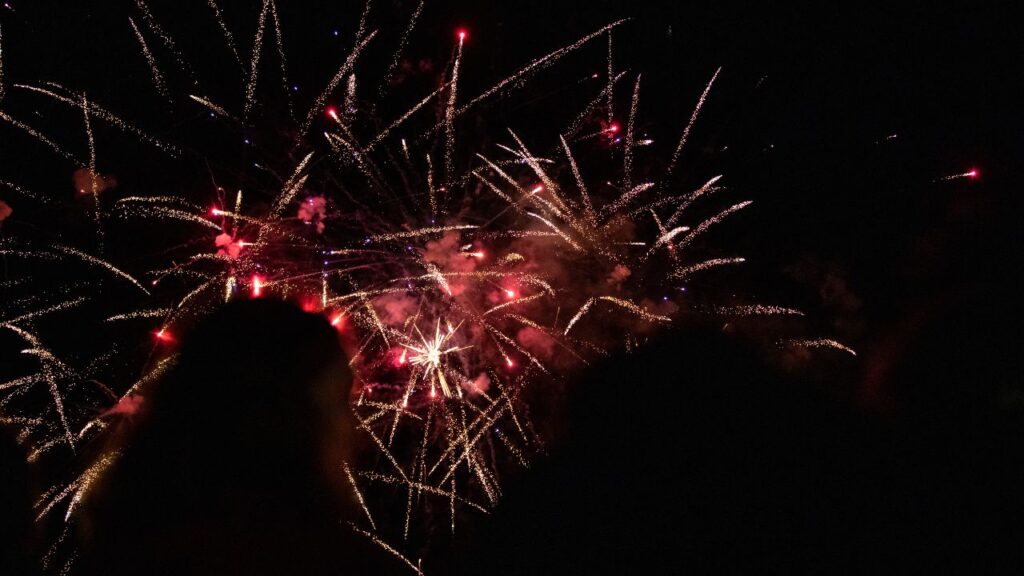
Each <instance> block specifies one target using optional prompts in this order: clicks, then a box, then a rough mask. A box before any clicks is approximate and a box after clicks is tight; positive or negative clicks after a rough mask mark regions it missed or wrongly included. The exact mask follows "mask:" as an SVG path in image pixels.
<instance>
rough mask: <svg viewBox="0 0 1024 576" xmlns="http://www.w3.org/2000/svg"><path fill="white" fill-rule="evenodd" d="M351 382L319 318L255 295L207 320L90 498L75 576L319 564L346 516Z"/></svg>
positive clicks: (153, 393) (147, 394)
mask: <svg viewBox="0 0 1024 576" xmlns="http://www.w3.org/2000/svg"><path fill="white" fill-rule="evenodd" d="M350 385H351V373H350V372H349V371H348V368H347V365H346V363H345V357H344V354H343V352H342V350H341V348H340V347H339V342H338V335H337V333H336V331H335V330H334V328H332V327H331V325H330V324H329V323H328V322H327V321H326V320H325V319H323V318H322V317H320V316H317V315H313V314H307V313H304V312H302V311H301V310H299V309H298V308H297V307H295V306H293V305H291V304H287V303H284V302H279V301H273V300H264V299H258V300H250V301H241V302H234V303H230V304H228V305H226V306H224V307H223V308H222V309H221V310H219V311H217V312H215V313H213V314H211V315H210V316H209V317H207V318H205V319H204V320H203V321H201V322H200V323H199V324H198V325H197V326H196V327H195V329H194V330H193V331H192V332H191V334H189V335H188V336H187V337H186V338H185V340H184V342H183V345H182V347H181V351H180V354H179V356H178V358H177V360H176V362H175V364H174V366H173V368H171V369H170V370H169V371H168V373H167V374H166V376H165V377H164V378H162V379H161V380H160V381H159V382H156V383H155V385H154V386H152V387H151V388H150V389H147V390H143V391H142V395H143V398H144V399H143V401H142V408H141V410H140V411H139V413H138V414H136V415H135V416H134V417H133V420H134V422H133V425H131V426H129V429H128V432H127V433H126V434H125V435H124V437H123V438H122V439H119V441H118V444H119V446H117V448H116V449H115V450H116V451H117V452H119V453H120V454H119V456H117V459H116V460H115V462H114V464H113V465H112V466H111V467H110V468H109V469H108V470H107V472H106V473H104V474H102V476H101V478H100V480H98V481H97V482H96V485H95V487H94V488H93V489H92V490H90V493H89V495H88V496H87V498H86V503H85V506H84V510H83V513H82V514H81V516H82V522H81V527H82V546H81V548H82V550H83V560H82V563H81V566H82V567H83V568H84V571H85V572H87V573H103V574H120V573H130V572H132V571H137V572H135V573H150V574H152V573H172V572H173V573H179V574H206V573H243V572H244V573H257V574H261V573H283V572H281V570H292V569H299V570H301V571H304V572H305V573H315V572H318V571H319V569H318V563H319V562H321V558H322V557H324V556H328V555H329V554H330V553H334V552H336V550H335V549H332V548H331V547H330V546H328V542H331V543H332V544H333V546H334V548H336V547H337V542H338V540H337V536H338V534H337V532H338V531H339V530H340V523H341V522H342V521H343V520H344V518H345V517H346V514H347V512H346V510H347V508H346V500H345V497H346V496H345V495H346V494H348V492H347V491H344V490H345V488H344V484H343V483H344V476H343V472H342V463H343V459H344V457H345V451H346V449H347V447H348V446H349V444H350V438H351V434H350V430H351V426H350V425H349V424H348V422H349V418H350V415H349V408H348V395H349V389H350ZM304 563H305V564H304Z"/></svg>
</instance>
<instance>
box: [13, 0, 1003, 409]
mask: <svg viewBox="0 0 1024 576" xmlns="http://www.w3.org/2000/svg"><path fill="white" fill-rule="evenodd" d="M279 3H280V4H281V10H282V20H283V26H284V35H285V44H286V49H287V50H288V52H289V58H290V61H289V64H290V70H291V74H292V78H293V80H294V82H295V83H296V84H298V85H299V86H300V87H301V88H302V89H303V90H305V89H306V88H307V87H310V88H312V87H314V86H319V85H321V84H322V82H323V78H325V77H326V76H327V75H329V74H330V73H331V71H332V70H333V69H334V66H335V65H336V63H337V61H338V59H339V56H335V54H339V53H342V50H343V49H346V50H347V48H348V46H349V44H348V38H346V35H348V37H350V36H351V34H352V33H353V30H354V27H355V22H356V20H357V19H358V14H359V12H360V10H361V4H360V3H358V2H331V3H323V2H299V1H285V0H279ZM10 4H11V5H12V6H13V7H14V10H13V11H12V10H9V9H0V22H2V26H3V42H4V47H3V48H4V72H5V82H7V83H12V82H15V81H21V80H27V81H38V80H46V79H59V80H61V81H64V82H66V83H67V84H68V85H70V86H82V87H88V88H89V89H90V91H91V92H92V93H93V94H94V97H95V98H96V100H97V101H100V102H103V103H104V104H107V105H109V107H111V108H112V109H115V110H118V111H122V112H124V113H125V115H126V116H128V117H138V116H136V115H134V113H140V114H141V112H140V110H145V109H147V108H150V107H151V106H152V105H153V103H154V100H152V99H150V100H144V99H143V98H151V96H152V95H151V92H152V90H151V88H149V84H148V83H149V77H148V70H147V69H146V67H145V63H144V61H143V60H142V58H141V56H140V54H139V53H138V49H137V46H136V44H135V40H134V38H133V37H132V36H131V32H130V29H129V27H128V25H127V22H126V20H127V18H126V16H125V15H126V14H136V11H135V9H134V7H133V3H132V2H130V1H128V0H123V1H121V0H116V1H103V2H98V1H95V2H88V1H84V2H56V1H50V0H34V1H26V0H23V1H18V0H11V1H10ZM149 4H150V6H151V7H152V9H153V11H154V12H155V13H156V14H157V15H158V17H159V18H160V19H161V21H162V22H164V23H165V25H166V26H167V28H168V29H169V30H171V32H172V33H173V34H174V35H175V37H176V39H177V41H178V42H179V44H181V46H182V48H183V50H184V51H185V52H186V54H188V55H189V56H190V57H191V58H192V59H193V61H194V62H198V63H197V64H196V68H197V70H198V71H199V73H200V75H201V76H203V78H204V81H205V82H206V83H207V85H208V87H209V89H210V92H211V93H212V94H214V95H217V94H218V91H219V92H220V93H221V94H227V93H229V90H235V92H232V93H233V94H235V95H237V94H238V91H237V87H238V81H237V78H235V77H232V78H230V79H227V78H225V77H226V76H228V75H231V74H237V70H236V69H233V68H232V63H231V61H230V60H229V59H227V58H226V57H225V52H224V51H223V50H222V49H219V50H218V51H217V52H216V55H213V56H210V58H209V59H206V58H204V56H205V55H206V54H208V53H209V54H214V53H215V52H214V51H213V48H211V46H216V43H218V42H220V36H219V34H218V32H217V30H216V28H215V25H214V24H213V21H212V20H211V19H210V18H209V17H208V14H207V8H206V6H205V2H202V1H200V0H196V1H194V2H178V1H176V2H169V1H158V0H152V1H151V2H149ZM256 4H258V3H255V2H243V1H240V0H232V1H227V0H225V1H224V2H222V5H223V6H224V9H225V12H226V13H227V14H228V20H229V23H230V24H231V25H232V27H233V30H234V32H235V35H236V39H237V41H238V43H239V45H240V47H241V49H242V52H243V54H244V53H246V52H248V50H249V49H250V46H251V43H252V37H251V34H252V32H251V31H252V30H253V29H254V26H255V18H256V15H257V13H258V8H257V6H256ZM746 4H748V3H745V2H706V3H688V2H672V1H668V0H659V1H637V2H616V1H608V0H598V1H588V2H553V1H538V0H523V1H516V2H502V3H497V2H494V3H491V2H479V1H477V2H434V3H429V2H428V5H427V8H426V10H425V12H424V19H423V21H422V23H421V26H420V28H419V30H418V31H417V33H416V34H415V35H414V37H413V38H412V41H411V45H412V46H413V51H414V52H417V53H419V54H421V55H423V56H425V57H428V58H434V59H436V60H438V61H442V60H443V59H444V58H445V57H446V56H447V54H448V53H447V50H449V49H450V46H451V38H450V35H451V34H452V32H451V31H452V30H454V29H455V28H456V27H457V26H460V25H464V26H466V27H468V29H469V30H470V39H469V45H468V48H467V56H466V63H465V66H466V67H465V72H464V73H465V75H466V79H465V84H464V92H463V93H464V94H471V93H473V92H475V91H478V89H479V88H482V87H484V86H486V85H489V83H492V82H493V81H495V80H496V79H498V78H500V77H501V76H502V75H503V73H507V72H508V71H511V70H513V69H515V68H517V67H518V66H520V65H522V64H523V63H524V62H526V61H528V60H529V59H530V58H533V57H537V56H539V55H542V54H545V53H546V52H548V51H550V50H551V49H553V48H555V47H557V46H560V45H563V44H565V43H567V42H569V41H572V40H573V39H575V38H577V37H579V36H582V35H583V34H585V33H587V32H589V31H591V30H593V29H595V28H597V27H599V26H600V25H602V24H604V23H607V22H609V21H612V20H614V19H616V18H619V17H626V16H630V17H633V18H634V20H633V21H632V22H631V23H629V24H627V25H626V26H624V27H623V28H622V30H621V31H620V32H619V33H618V34H617V36H616V42H617V50H618V56H617V60H618V66H619V67H620V68H622V67H629V68H630V69H631V70H633V71H636V72H640V73H642V74H643V75H644V92H643V104H642V112H641V120H642V122H643V127H644V129H645V130H647V131H648V132H649V133H650V134H651V135H653V136H654V137H655V138H656V139H657V140H660V141H662V142H671V141H674V139H675V138H676V137H677V134H678V133H679V129H680V127H681V126H682V125H683V124H684V123H685V121H686V119H687V118H688V116H689V114H690V111H691V109H692V107H693V104H694V103H695V101H696V98H697V96H698V94H699V93H700V90H701V89H702V88H703V85H704V83H705V82H706V81H707V79H708V78H709V77H710V75H711V73H712V72H713V71H714V69H715V68H716V67H717V66H722V67H723V73H722V76H721V78H720V81H719V83H718V84H717V85H716V87H715V90H714V92H713V94H712V98H711V100H710V102H709V104H708V106H707V108H706V109H705V113H704V115H703V116H702V118H701V120H700V121H699V123H698V126H697V130H696V132H695V133H694V136H693V138H692V140H691V142H692V144H691V149H690V150H691V151H690V152H688V155H687V156H684V164H687V168H690V169H693V170H694V172H695V174H701V175H704V174H707V175H711V174H712V171H719V170H720V171H721V172H723V173H725V174H726V179H727V182H728V183H729V184H730V186H731V187H732V189H733V192H732V194H733V197H734V198H738V197H749V198H753V199H754V200H755V201H756V203H755V209H754V210H752V211H751V212H750V213H749V214H745V215H744V216H743V217H742V218H741V219H740V220H739V221H738V222H737V223H736V224H734V225H732V227H731V228H729V230H728V231H727V232H725V233H723V234H720V235H719V236H717V237H716V240H717V241H718V242H719V243H720V244H727V245H728V247H729V248H731V249H734V250H735V252H738V253H743V254H744V255H746V256H748V257H749V258H750V260H751V266H750V267H749V268H748V271H747V272H746V273H745V274H746V277H745V278H744V280H745V281H746V284H747V286H749V288H745V290H750V291H751V292H755V293H757V294H761V295H764V299H765V300H769V301H774V302H777V303H782V304H786V305H794V306H797V307H802V308H804V309H806V310H808V311H809V312H811V315H812V317H814V318H816V319H817V320H816V321H817V323H818V328H819V329H820V331H821V332H822V333H826V334H829V335H834V336H837V337H839V338H840V339H842V340H844V341H847V342H849V343H851V344H852V345H853V346H854V347H855V348H857V349H859V350H861V351H862V352H863V354H862V356H861V362H860V363H859V364H858V365H856V366H854V367H852V368H850V369H851V370H852V371H853V372H855V373H856V374H855V375H854V376H851V377H850V378H849V380H850V381H851V382H853V384H852V387H853V388H854V390H853V391H852V392H853V393H854V394H855V395H856V396H857V397H858V398H859V399H861V400H866V401H868V402H873V403H876V404H878V405H879V406H886V407H892V406H894V405H895V406H898V407H900V408H907V409H910V410H911V411H914V410H915V409H916V408H914V407H915V406H919V405H921V406H925V407H924V408H921V409H922V410H923V411H925V412H930V411H931V410H932V409H933V408H936V407H938V408H942V409H943V410H944V409H945V408H948V407H949V406H950V405H954V404H955V405H960V404H961V403H962V400H963V397H962V396H961V395H962V394H964V393H965V391H964V389H963V388H964V387H962V386H961V384H960V383H958V382H959V380H957V378H959V376H957V377H954V376H951V374H956V375H963V376H964V377H968V378H971V380H972V382H971V384H970V386H968V388H970V390H969V391H968V392H966V396H967V397H968V398H969V399H970V400H971V402H974V401H976V402H977V403H979V405H980V406H986V407H989V408H990V407H991V405H992V402H993V401H994V399H996V400H995V401H996V402H997V403H999V402H1003V401H1004V400H1005V398H1011V399H1013V398H1016V397H1017V394H1019V393H1022V392H1017V391H1016V388H1015V381H1016V380H1017V378H1016V376H1017V375H1018V374H1019V370H1018V365H1017V363H1016V361H1014V360H1011V358H1012V356H1013V355H1014V352H1015V351H1016V349H1017V348H1019V346H1018V345H1017V343H1018V341H1019V336H1018V332H1019V329H1018V328H1017V326H1016V323H1015V321H1014V320H1013V318H1014V311H1015V310H1016V308H1017V304H1016V303H1015V299H1014V298H1012V290H1011V289H1010V287H1011V286H1012V284H1010V279H1011V277H1012V268H1013V266H1012V265H1010V264H1011V263H1013V262H1019V244H1020V242H1019V240H1020V232H1019V230H1020V226H1019V225H1018V224H1017V223H1016V222H1015V220H1014V217H1015V215H1016V214H1019V213H1020V211H1019V204H1020V201H1019V199H1018V197H1017V195H1016V194H1015V190H1016V183H1017V181H1018V178H1016V174H1017V173H1018V170H1019V167H1018V166H1017V162H1016V161H1015V160H1016V158H1019V152H1020V150H1019V144H1020V130H1019V129H1018V127H1017V125H1016V124H1015V122H1014V115H1015V112H1016V110H1015V108H1016V106H1017V105H1018V104H1019V96H1020V94H1019V92H1015V91H1014V90H1013V89H1012V88H1011V87H1012V86H1014V84H1015V81H1016V80H1017V76H1018V75H1019V54H1020V53H1021V50H1020V47H1019V46H1018V45H1017V43H1016V38H1015V33H1014V30H1013V29H1012V25H1013V21H1012V19H1011V18H1009V16H1008V15H1009V13H1010V12H1011V10H1010V9H1009V4H1008V3H1003V5H1002V6H999V5H995V4H993V5H990V6H987V7H980V6H977V5H974V4H969V3H962V5H961V6H958V7H944V8H942V9H939V8H926V7H904V6H902V3H898V2H889V3H880V4H877V5H865V4H854V3H818V4H817V5H815V6H810V7H808V6H799V7H798V6H779V5H776V3H772V4H771V5H769V4H768V3H763V4H762V5H760V6H759V7H756V8H753V9H751V8H750V7H749V6H747V5H746ZM414 5H415V3H414V2H409V1H405V0H403V1H399V0H382V1H378V2H376V3H375V4H374V14H373V15H372V16H371V24H376V25H378V26H380V27H381V29H382V30H383V33H384V34H389V35H391V36H394V35H395V34H397V30H398V29H399V27H400V26H403V25H404V19H405V18H406V15H407V14H408V13H409V12H411V10H412V8H413V7H414ZM334 29H339V30H341V32H342V33H341V35H340V37H339V38H335V37H334V36H333V34H332V31H333V30H334ZM187 31H192V33H191V34H190V33H189V32H187ZM211 43H213V44H211ZM596 48H597V49H598V50H601V49H603V45H601V46H597V47H596ZM208 49H209V50H210V51H209V52H207V50H208ZM325 55H327V56H326V57H325ZM583 61H586V62H598V63H600V62H601V59H600V57H596V58H595V57H594V54H593V53H591V54H590V55H589V56H588V57H587V58H579V59H577V60H576V62H577V63H575V64H573V63H570V64H567V68H568V69H573V67H574V66H575V67H576V68H575V70H579V66H580V64H579V63H578V62H583ZM556 70H558V68H557V67H556ZM266 73H267V74H268V75H269V76H268V78H269V80H268V83H270V84H272V83H274V82H276V81H277V80H276V78H275V77H273V75H272V71H267V72H266ZM210 78H218V80H214V81H210V80H209V79H210ZM563 80H564V78H563V77H560V76H559V74H558V73H557V72H556V73H554V74H551V73H549V74H547V75H543V76H541V77H540V79H539V80H538V87H536V88H532V89H533V90H535V91H536V95H537V98H538V99H541V100H545V101H550V102H553V103H555V104H557V102H558V98H559V94H558V93H557V92H556V93H554V96H552V95H551V94H546V93H545V92H544V90H545V89H548V88H550V89H551V90H556V89H557V88H558V86H559V82H563ZM627 82H628V83H630V84H631V83H632V80H627ZM563 84H564V82H563ZM97 87H99V88H97ZM628 90H629V88H628V86H624V87H623V88H622V89H620V91H619V96H618V98H619V102H620V104H622V103H623V102H624V101H625V98H626V93H627V92H628ZM141 93H145V94H147V95H148V96H145V97H142V96H138V95H139V94H141ZM303 95H305V92H302V91H300V101H302V100H301V98H302V96H303ZM8 100H9V102H8V103H7V105H9V106H10V107H11V108H12V110H13V109H15V108H16V107H18V106H21V105H22V104H20V103H19V102H16V101H15V98H14V97H13V96H11V90H8ZM302 102H303V104H302V105H301V106H300V108H302V107H304V106H305V105H306V103H305V102H307V101H302ZM620 108H621V106H620ZM20 111H27V109H26V108H22V109H20ZM499 112H500V114H499V121H500V120H502V119H505V118H511V119H514V121H515V122H517V123H520V124H521V123H523V122H536V123H542V122H546V121H548V120H550V119H552V118H555V117H556V115H557V114H559V113H560V112H558V111H557V110H553V109H552V107H551V106H548V107H545V105H544V104H543V103H542V105H540V106H539V107H538V108H537V111H536V112H531V113H532V114H534V116H528V117H524V115H523V114H522V113H517V112H516V111H515V110H507V111H504V110H501V109H500V108H499ZM623 112H624V110H623ZM561 114H562V115H563V116H564V112H561ZM39 123H40V124H42V125H45V121H43V120H40V121H39ZM892 134H895V135H896V137H895V138H893V139H886V138H887V136H889V135H892ZM1015 147H1016V149H1015ZM20 149H21V145H20V144H15V143H13V142H12V141H11V139H10V134H9V132H7V129H4V133H3V140H2V143H0V163H2V164H3V166H2V168H3V172H4V173H8V174H9V172H8V171H9V170H11V169H12V166H14V165H16V166H17V167H16V168H14V170H15V171H16V172H24V173H25V176H26V178H30V177H32V176H37V175H38V173H39V172H46V170H47V167H46V166H33V165H32V163H31V161H29V162H28V163H27V164H21V163H20V162H17V161H16V160H14V159H15V158H19V156H18V154H19V152H20V151H22V150H20ZM125 152H126V153H129V151H128V150H125ZM971 168H977V169H978V170H980V172H981V178H980V179H978V180H976V181H968V180H957V181H953V182H945V183H936V182H934V180H935V179H936V178H939V177H942V176H945V175H950V174H955V173H960V172H965V171H967V170H969V169H971ZM112 171H113V172H118V176H119V177H120V178H122V180H123V184H122V185H123V187H125V189H130V186H131V182H132V174H131V169H129V168H125V167H124V166H119V167H114V168H113V169H112ZM714 173H717V172H714ZM695 178H696V177H695ZM1005 331H1010V334H1012V335H1011V336H1010V337H1009V338H996V337H995V335H996V334H998V333H1001V332H1005ZM901 370H902V371H903V372H900V371H901ZM894 371H895V372H894ZM897 373H898V374H903V376H900V377H897V376H895V375H894V374H897ZM936 375H941V376H942V377H940V378H937V379H936V378H935V376H936ZM1007 387H1010V388H1012V390H1011V389H1010V388H1007ZM979 390H981V391H980V392H979ZM975 396H976V397H975ZM998 399H1003V400H998ZM1015 401H1016V400H1013V401H1011V404H1013V402H1015ZM971 402H968V404H970V403H971ZM922 403H923V404H922ZM1014 405H1015V404H1014Z"/></svg>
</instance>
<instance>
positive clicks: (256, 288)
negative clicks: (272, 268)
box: [252, 274, 263, 298]
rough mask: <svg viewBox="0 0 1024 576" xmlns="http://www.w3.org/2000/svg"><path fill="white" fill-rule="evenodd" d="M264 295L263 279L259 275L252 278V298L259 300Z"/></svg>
mask: <svg viewBox="0 0 1024 576" xmlns="http://www.w3.org/2000/svg"><path fill="white" fill-rule="evenodd" d="M261 295H263V278H262V277H261V276H260V275H259V274H253V276H252V297H253V298H259V297H260V296H261Z"/></svg>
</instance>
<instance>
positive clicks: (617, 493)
mask: <svg viewBox="0 0 1024 576" xmlns="http://www.w3.org/2000/svg"><path fill="white" fill-rule="evenodd" d="M761 358H762V356H761V354H760V353H759V352H758V351H755V350H754V349H753V348H752V347H747V346H746V345H744V344H742V343H738V342H736V341H734V340H732V339H730V338H728V337H726V336H724V335H723V334H721V333H719V332H716V331H710V330H701V329H690V330H686V331H683V332H682V333H677V334H675V335H674V336H672V337H671V338H669V339H668V340H665V341H663V342H660V343H657V344H654V345H652V346H650V347H647V348H645V349H643V350H640V351H639V352H638V353H636V354H634V355H632V356H630V357H625V358H614V359H612V360H610V361H609V362H606V363H605V364H603V365H600V366H597V367H596V368H595V369H594V370H593V371H592V372H591V373H590V375H589V377H588V378H585V379H584V380H583V381H582V382H580V383H579V385H578V386H577V388H576V393H575V397H574V398H572V399H571V400H570V402H569V406H570V411H571V415H570V416H569V417H568V418H567V422H568V424H567V426H568V429H567V430H566V432H565V434H564V435H563V438H562V440H563V441H562V442H561V445H560V446H555V447H554V448H553V449H552V454H551V457H550V459H548V460H547V461H544V462H541V463H539V465H538V466H537V467H536V468H535V469H533V470H531V471H529V472H528V473H526V474H524V475H523V476H522V477H521V478H520V479H519V481H518V483H510V484H508V485H507V486H506V489H505V491H504V497H503V500H502V502H501V503H500V504H499V506H498V509H497V510H496V511H495V513H494V514H493V515H492V516H491V517H489V518H488V519H487V520H486V521H485V522H483V523H481V525H480V526H478V527H477V528H476V529H475V530H472V531H467V530H465V529H464V531H463V537H462V541H461V542H458V544H459V546H458V548H457V549H456V550H454V551H453V552H452V554H450V555H449V556H447V557H446V561H445V562H444V565H440V563H439V565H437V566H436V567H435V568H436V569H434V570H430V569H429V568H430V567H428V570H427V572H428V573H458V574H488V575H511V574H519V575H527V574H531V575H532V574H637V573H651V574H692V573H695V572H696V573H723V572H724V573H744V574H754V573H765V572H770V573H780V572H781V573H834V572H843V573H849V572H852V573H884V572H889V571H891V570H892V569H894V568H896V567H902V568H914V569H915V570H925V569H928V568H932V569H936V570H940V571H941V570H948V569H950V567H951V566H954V565H956V563H957V562H965V563H966V566H964V568H970V567H971V566H975V567H983V566H988V567H994V566H999V565H1000V563H1003V562H1007V561H1008V560H1010V559H1012V554H1013V553H1014V552H1013V550H1015V548H1013V547H1009V546H1007V545H1006V544H1007V543H1006V542H1005V538H1000V539H999V540H998V541H994V540H993V539H992V538H991V537H992V536H994V535H1000V536H1003V535H1004V534H1001V533H1000V529H999V528H996V527H995V526H991V525H986V524H985V523H984V518H985V517H986V514H989V516H987V517H994V516H991V512H992V508H988V507H986V508H984V509H974V507H973V506H974V502H975V501H976V499H975V498H974V497H973V495H976V494H978V493H980V492H983V491H987V490H989V489H992V488H993V487H995V486H996V485H998V486H999V488H1000V490H999V492H997V493H996V494H991V495H989V497H988V498H987V500H988V501H991V502H996V501H1002V502H1004V504H1005V505H1007V506H1010V505H1011V504H1012V503H1013V502H1019V501H1020V498H1019V497H1016V496H1015V497H1012V498H1008V497H1007V495H1012V494H1014V492H1013V491H1011V490H1007V489H1008V488H1009V486H1008V484H1009V483H1008V482H1002V483H1000V482H993V480H997V479H998V477H999V476H998V473H997V469H995V468H991V467H990V468H983V469H976V470H974V472H975V473H976V474H977V476H976V479H977V480H979V481H981V484H980V485H972V483H970V482H968V481H966V480H967V476H968V475H967V474H956V475H950V474H949V470H948V469H946V467H945V466H943V465H942V462H943V458H944V457H945V454H946V452H945V445H929V444H928V443H927V441H921V442H920V443H919V442H918V441H917V440H912V439H910V438H906V437H905V435H903V434H899V433H897V431H898V430H899V428H897V427H895V426H894V425H893V423H891V422H888V421H886V420H881V419H878V418H875V417H872V416H869V415H866V414H864V413H862V412H859V411H857V410H855V409H853V408H851V407H850V406H849V405H844V404H843V403H841V402H839V401H833V400H834V399H833V398H832V397H830V395H829V394H826V393H823V391H821V390H815V389H814V388H812V387H811V386H809V385H806V384H803V383H799V382H794V381H793V380H792V378H787V377H783V376H781V375H779V373H778V372H776V371H774V370H773V369H772V368H771V367H770V366H768V365H767V364H766V363H765V362H763V361H762V360H761ZM922 448H928V450H922ZM1018 461H1019V458H1018ZM981 486H984V488H981ZM1000 516H1003V517H1005V514H1004V515H1000ZM940 520H941V522H940ZM1016 523H1017V525H1019V524H1020V522H1019V520H1018V521H1016ZM467 532H469V533H468V534H467ZM1010 533H1016V532H1010ZM1018 547H1019V546H1018Z"/></svg>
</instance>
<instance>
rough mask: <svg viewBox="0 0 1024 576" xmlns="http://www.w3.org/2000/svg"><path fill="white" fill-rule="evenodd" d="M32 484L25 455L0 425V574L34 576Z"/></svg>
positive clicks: (35, 567) (37, 568) (35, 544)
mask: <svg viewBox="0 0 1024 576" xmlns="http://www.w3.org/2000/svg"><path fill="white" fill-rule="evenodd" d="M35 536H36V534H35V531H34V530H33V526H32V482H31V474H30V470H29V466H28V462H27V461H26V460H25V452H24V450H22V449H21V446H19V445H18V443H17V442H16V441H15V437H14V435H13V434H11V433H10V430H8V429H7V428H5V427H4V426H3V425H0V574H19V575H20V574H37V573H38V572H39V567H38V565H37V563H36V561H37V559H36V557H35V552H36V548H37V544H38V543H37V541H36V537H35Z"/></svg>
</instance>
